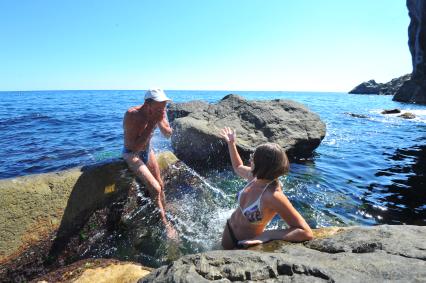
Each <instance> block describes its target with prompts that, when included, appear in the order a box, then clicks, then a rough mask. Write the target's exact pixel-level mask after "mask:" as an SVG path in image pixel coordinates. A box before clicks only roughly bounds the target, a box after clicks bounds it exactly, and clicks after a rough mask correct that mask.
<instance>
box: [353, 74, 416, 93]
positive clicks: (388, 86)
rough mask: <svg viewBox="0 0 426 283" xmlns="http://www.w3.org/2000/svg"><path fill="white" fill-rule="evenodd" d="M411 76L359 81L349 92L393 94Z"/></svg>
mask: <svg viewBox="0 0 426 283" xmlns="http://www.w3.org/2000/svg"><path fill="white" fill-rule="evenodd" d="M410 78H411V74H407V75H404V76H401V77H399V78H395V79H392V80H391V81H389V82H387V83H383V84H382V83H376V81H375V80H369V81H368V82H364V83H361V84H360V85H358V86H356V87H355V88H354V89H353V90H351V91H350V92H349V93H352V94H378V95H395V93H396V92H397V91H398V90H399V88H400V87H401V86H402V85H403V84H404V82H406V81H408V80H409V79H410Z"/></svg>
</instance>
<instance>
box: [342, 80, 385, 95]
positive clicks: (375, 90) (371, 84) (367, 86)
mask: <svg viewBox="0 0 426 283" xmlns="http://www.w3.org/2000/svg"><path fill="white" fill-rule="evenodd" d="M381 87H382V84H378V83H376V81H375V80H369V81H368V82H363V83H361V84H359V85H357V86H356V87H355V88H354V89H352V90H351V91H350V92H349V93H353V94H379V93H380V89H381Z"/></svg>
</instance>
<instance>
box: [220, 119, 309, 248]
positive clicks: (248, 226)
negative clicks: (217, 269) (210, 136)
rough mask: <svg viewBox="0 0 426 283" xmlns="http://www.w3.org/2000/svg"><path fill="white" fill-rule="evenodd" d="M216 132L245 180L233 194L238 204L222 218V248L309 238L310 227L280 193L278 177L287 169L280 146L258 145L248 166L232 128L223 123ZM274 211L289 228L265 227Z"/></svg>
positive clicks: (234, 167)
mask: <svg viewBox="0 0 426 283" xmlns="http://www.w3.org/2000/svg"><path fill="white" fill-rule="evenodd" d="M220 134H221V136H222V137H223V138H224V139H225V140H226V142H227V144H228V149H229V154H230V156H231V162H232V167H233V169H234V171H235V173H237V175H239V176H240V177H242V178H244V179H247V180H248V181H249V183H248V184H247V185H246V186H245V187H244V188H243V189H242V190H241V191H240V192H239V193H238V195H237V200H238V205H239V208H237V209H236V210H235V211H234V213H232V215H231V218H230V219H228V220H227V222H226V226H225V230H224V231H223V236H222V246H223V248H224V249H233V248H242V247H247V246H251V245H256V244H261V243H265V242H268V241H271V240H285V241H290V242H302V241H307V240H311V239H313V235H312V230H311V228H310V227H309V225H308V224H307V223H306V221H305V219H303V217H302V216H301V215H300V214H299V212H297V210H296V209H295V208H294V207H293V205H292V204H291V203H290V201H289V200H288V199H287V197H286V196H285V195H284V194H283V191H282V186H281V183H280V182H279V181H278V177H280V176H282V175H284V174H285V173H287V172H288V169H289V162H288V159H287V155H286V154H285V152H284V151H283V150H282V149H281V147H280V146H279V145H277V144H274V143H266V144H262V145H260V146H258V147H257V148H256V150H255V152H254V154H252V155H251V156H250V167H248V166H244V164H243V162H242V160H241V157H240V155H239V154H238V151H237V147H236V132H235V131H234V130H231V129H230V128H228V127H225V128H224V129H222V130H221V132H220ZM276 214H279V215H280V216H281V218H282V219H284V221H285V222H286V223H287V225H288V226H289V228H287V229H283V230H267V231H265V227H266V225H267V224H268V223H269V222H270V221H271V220H272V218H274V216H275V215H276Z"/></svg>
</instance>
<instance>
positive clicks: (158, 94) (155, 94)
mask: <svg viewBox="0 0 426 283" xmlns="http://www.w3.org/2000/svg"><path fill="white" fill-rule="evenodd" d="M149 98H150V99H152V100H154V101H157V102H163V101H171V99H170V98H168V97H167V96H166V93H165V92H164V91H163V90H162V89H159V88H153V89H149V90H147V92H146V93H145V100H147V99H149Z"/></svg>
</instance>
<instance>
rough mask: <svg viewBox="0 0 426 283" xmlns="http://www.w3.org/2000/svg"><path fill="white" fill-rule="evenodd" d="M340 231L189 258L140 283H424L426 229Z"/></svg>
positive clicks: (416, 227)
mask: <svg viewBox="0 0 426 283" xmlns="http://www.w3.org/2000/svg"><path fill="white" fill-rule="evenodd" d="M342 230H343V231H342V232H339V233H337V234H335V235H333V236H330V237H327V238H319V239H315V240H313V241H310V242H306V243H304V244H289V243H285V244H284V243H283V244H282V245H278V246H277V245H275V246H274V248H273V249H271V248H269V252H261V251H253V250H252V251H243V250H236V251H212V252H207V253H202V254H195V255H189V256H185V257H182V258H180V259H179V260H177V261H175V262H173V263H172V264H170V265H168V266H163V267H161V268H159V269H156V270H154V271H153V272H152V273H151V274H150V275H148V276H147V277H144V278H142V279H141V280H139V283H143V282H213V281H214V282H246V281H256V282H383V281H386V282H422V281H424V279H425V278H426V227H423V226H409V225H401V226H388V225H383V226H376V227H365V228H363V227H351V228H346V229H342ZM273 243H276V242H272V243H269V244H266V245H264V247H266V248H267V247H268V245H273ZM261 248H262V246H258V247H256V249H258V250H259V249H261ZM215 280H216V281H215Z"/></svg>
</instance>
